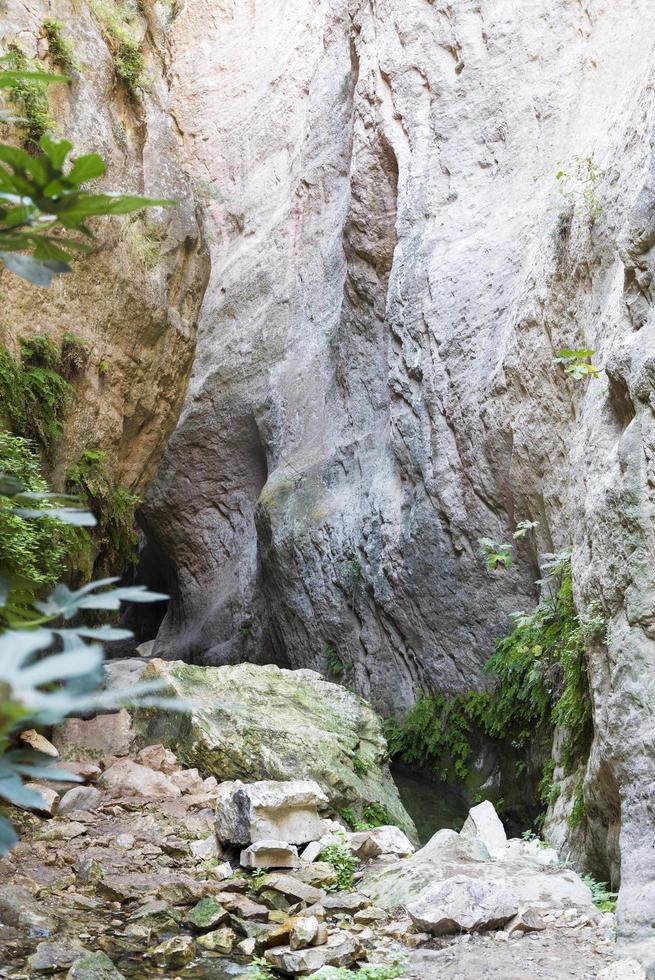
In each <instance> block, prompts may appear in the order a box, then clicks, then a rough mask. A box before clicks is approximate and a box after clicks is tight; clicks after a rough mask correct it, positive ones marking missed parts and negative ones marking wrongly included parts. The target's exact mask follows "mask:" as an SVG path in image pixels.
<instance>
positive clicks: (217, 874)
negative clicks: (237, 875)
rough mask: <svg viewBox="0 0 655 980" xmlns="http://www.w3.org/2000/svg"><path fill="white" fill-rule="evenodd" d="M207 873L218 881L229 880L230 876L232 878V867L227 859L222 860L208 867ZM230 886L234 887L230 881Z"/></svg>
mask: <svg viewBox="0 0 655 980" xmlns="http://www.w3.org/2000/svg"><path fill="white" fill-rule="evenodd" d="M208 874H210V875H211V877H212V878H216V879H217V880H218V881H229V880H230V878H234V869H233V868H232V865H231V864H230V863H229V861H223V863H222V864H217V865H216V866H215V867H213V868H210V869H209V871H208ZM230 887H231V888H232V887H234V886H233V885H232V883H230Z"/></svg>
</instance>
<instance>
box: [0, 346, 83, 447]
mask: <svg viewBox="0 0 655 980" xmlns="http://www.w3.org/2000/svg"><path fill="white" fill-rule="evenodd" d="M20 343H21V361H20V364H19V363H17V362H16V361H15V360H14V358H13V357H12V355H11V354H10V352H9V351H8V350H7V348H6V347H1V346H0V396H1V397H0V402H1V403H2V405H3V411H4V414H5V418H6V421H7V422H8V423H9V425H10V426H11V429H12V430H13V432H14V433H15V434H16V435H19V436H23V437H24V438H27V439H33V440H34V441H35V442H37V443H38V444H39V445H40V446H41V447H42V449H43V451H44V455H45V458H46V460H47V461H48V462H52V460H53V459H54V456H55V451H56V448H57V444H58V442H59V439H60V437H61V433H62V430H63V423H64V416H65V414H66V410H67V408H68V406H69V404H70V402H71V399H72V395H73V390H72V388H71V387H70V385H69V384H68V382H67V381H66V380H65V378H63V377H62V375H61V373H60V371H61V361H60V358H59V352H58V351H57V349H56V347H55V346H54V344H53V343H52V341H51V340H49V338H47V337H41V336H37V337H31V338H22V339H21V342H20Z"/></svg>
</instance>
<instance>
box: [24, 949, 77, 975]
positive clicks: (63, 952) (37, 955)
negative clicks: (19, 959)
mask: <svg viewBox="0 0 655 980" xmlns="http://www.w3.org/2000/svg"><path fill="white" fill-rule="evenodd" d="M85 952H86V950H85V949H84V947H83V946H81V945H80V944H79V943H70V942H54V943H39V945H38V946H37V947H36V951H35V952H34V953H32V955H31V956H29V957H28V959H27V965H28V966H29V968H30V974H32V973H59V972H60V971H61V970H67V969H68V967H69V966H71V965H72V964H73V963H74V962H75V960H76V959H79V958H80V956H83V955H84V953H85Z"/></svg>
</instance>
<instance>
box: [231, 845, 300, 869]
mask: <svg viewBox="0 0 655 980" xmlns="http://www.w3.org/2000/svg"><path fill="white" fill-rule="evenodd" d="M240 864H241V867H242V868H297V867H298V864H299V860H298V848H297V847H294V845H293V844H287V843H286V842H285V841H283V840H272V839H269V838H267V839H264V840H259V841H257V843H256V844H251V845H250V847H247V848H246V849H245V851H241V859H240Z"/></svg>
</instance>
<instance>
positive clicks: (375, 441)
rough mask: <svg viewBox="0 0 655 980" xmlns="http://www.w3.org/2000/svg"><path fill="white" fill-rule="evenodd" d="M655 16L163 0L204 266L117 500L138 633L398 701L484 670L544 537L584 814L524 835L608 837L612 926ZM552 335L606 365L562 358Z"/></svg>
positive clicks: (649, 223) (625, 10) (540, 8)
mask: <svg viewBox="0 0 655 980" xmlns="http://www.w3.org/2000/svg"><path fill="white" fill-rule="evenodd" d="M654 21H655V8H653V5H652V4H651V3H650V2H649V0H623V2H622V3H621V4H607V3H603V2H602V0H558V2H555V3H552V2H549V0H535V2H533V3H531V4H529V5H525V4H522V5H519V4H515V3H511V2H500V3H499V2H498V0H494V2H491V0H482V2H475V3H474V2H469V0H458V2H453V3H447V2H442V3H440V2H428V3H426V2H425V0H402V2H400V0H377V2H376V3H368V2H359V0H285V2H282V0H268V2H267V3H252V4H248V5H245V4H235V3H232V2H230V0H223V2H221V3H216V2H211V3H210V2H209V0H194V2H193V3H191V2H188V0H187V2H186V3H184V2H183V3H182V4H180V7H179V12H178V14H177V17H176V19H175V21H174V23H173V25H172V27H171V30H170V32H169V38H168V39H169V45H170V54H171V63H172V81H173V85H172V91H173V99H174V113H175V118H176V121H177V125H178V128H179V132H180V134H181V138H182V141H183V146H184V154H185V157H186V159H187V161H188V163H189V165H190V166H191V167H192V168H193V171H194V173H195V175H196V177H197V178H198V180H199V181H200V182H202V186H203V187H204V188H205V190H206V212H207V217H208V220H209V223H210V226H211V229H212V236H213V241H212V244H211V250H212V277H211V281H210V285H209V289H208V291H207V294H206V297H205V301H204V305H203V310H202V316H201V323H200V328H199V335H198V346H197V353H196V359H195V362H194V368H193V373H192V377H191V381H190V385H189V391H188V394H187V398H186V402H185V405H184V408H183V411H182V415H181V418H180V422H179V424H178V427H177V429H176V431H175V433H174V435H173V437H172V439H171V441H170V444H169V446H168V449H167V451H166V454H165V458H164V461H163V464H162V467H161V469H160V471H159V474H158V476H157V479H156V481H155V483H154V484H153V486H152V487H151V490H150V492H149V497H148V503H147V519H148V522H149V524H150V526H151V527H152V529H153V532H154V536H155V538H156V540H157V545H158V547H159V548H160V549H161V553H162V554H165V555H166V556H168V557H169V558H170V559H171V561H172V563H173V566H174V568H175V575H176V580H175V582H174V583H173V587H174V597H175V601H174V602H173V603H172V604H171V607H170V610H169V613H168V616H167V619H166V620H165V622H164V624H163V627H162V629H161V631H160V634H159V638H158V642H157V651H158V652H159V653H161V654H164V655H166V654H170V655H174V656H176V657H180V656H183V657H188V658H190V659H192V660H194V661H195V662H200V663H227V662H234V661H239V660H243V659H250V660H255V661H257V660H260V661H265V660H270V659H272V658H274V659H275V660H276V661H277V662H278V663H282V664H289V665H291V666H294V667H300V666H303V667H312V668H318V669H319V670H325V669H326V666H327V665H329V664H330V663H331V664H332V665H333V669H334V664H335V663H336V664H337V670H338V669H339V665H340V669H341V670H342V671H343V673H342V675H341V676H342V677H343V678H344V679H346V680H347V681H348V682H349V683H350V684H351V685H353V686H354V687H355V688H356V689H357V690H358V691H360V692H361V693H362V694H364V695H365V696H367V697H371V698H372V699H373V701H374V702H375V703H376V704H377V705H378V706H380V707H381V708H383V709H384V710H393V711H398V712H400V711H402V710H403V709H404V708H406V707H407V706H408V705H409V704H411V703H412V701H413V699H414V697H415V694H416V692H417V691H419V690H421V689H427V690H435V689H436V690H442V691H457V690H465V689H468V688H469V687H471V686H473V685H476V684H483V683H484V675H483V674H482V665H483V663H484V661H485V659H486V657H487V656H488V654H489V652H490V649H491V644H492V638H493V636H494V635H497V634H498V633H501V632H502V631H503V630H504V629H506V627H507V625H508V613H509V612H510V611H511V610H513V609H517V608H521V607H525V606H528V605H530V604H533V603H534V601H535V600H536V593H535V590H534V586H533V584H532V583H533V581H534V579H535V578H537V577H538V562H537V555H538V554H539V553H540V552H544V551H551V550H557V549H560V548H564V547H566V546H568V545H569V544H571V543H573V544H574V546H575V551H574V571H575V578H576V587H577V595H578V599H579V604H580V610H581V612H582V613H583V614H584V613H585V611H586V610H587V609H588V608H589V606H590V604H591V603H596V604H597V605H598V607H599V608H600V609H602V611H603V614H604V615H605V616H606V618H607V620H608V631H607V644H603V645H602V647H601V646H599V647H598V649H594V650H593V651H591V654H590V658H591V659H590V668H591V677H592V687H593V700H594V718H595V732H596V734H595V741H594V747H593V751H592V756H591V760H590V764H589V767H588V770H587V773H586V777H585V798H586V803H587V811H588V816H589V830H588V832H587V837H586V839H585V840H581V841H580V840H578V841H574V840H573V838H572V837H571V835H570V833H569V831H568V829H567V827H566V824H565V822H563V820H562V819H559V821H558V820H557V819H555V820H554V826H553V832H554V833H557V834H559V836H560V842H561V844H562V846H567V842H571V843H573V844H575V846H576V849H577V851H578V852H580V851H583V852H586V853H587V855H588V856H589V860H592V862H595V865H596V867H599V866H602V867H605V868H607V869H608V870H611V871H612V873H613V875H614V877H615V878H616V877H617V876H618V870H619V867H620V870H621V875H622V882H623V884H622V890H621V899H620V905H619V910H620V919H621V928H622V930H623V934H624V936H625V937H626V939H627V940H629V941H631V942H637V941H638V940H639V939H640V937H643V936H644V935H650V934H651V933H652V930H651V923H650V918H652V915H650V913H649V912H648V908H649V907H650V908H651V909H652V907H653V904H654V898H655V896H653V894H652V892H649V891H648V889H652V888H653V885H652V881H653V880H655V876H654V875H653V874H652V871H653V864H654V862H655V858H653V849H652V839H651V838H652V833H651V831H652V811H651V809H650V808H651V807H652V788H653V753H654V751H655V746H654V744H653V730H654V728H653V725H652V704H653V697H652V690H651V689H652V687H653V682H652V679H653V677H655V671H654V667H655V663H654V661H655V649H654V646H653V640H654V637H655V634H654V632H653V630H654V626H653V595H654V592H655V587H654V583H653V576H654V575H655V572H653V567H654V566H653V561H652V558H653V542H652V535H653V525H652V507H653V499H652V486H653V475H652V472H651V471H652V456H653V405H654V403H653V379H654V375H653V364H652V355H651V354H650V353H649V351H650V350H652V349H653V348H652V342H651V336H652V332H653V330H654V329H655V327H654V323H653V318H652V316H651V313H650V300H651V279H652V271H651V269H652V264H653V260H652V258H651V248H652V245H653V243H654V242H655V232H654V229H655V199H654V197H653V193H654V192H653V189H652V188H653V178H652V169H653V166H654V163H653V150H652V134H653V110H654V100H653V88H652V85H653V74H652V73H653V57H652V43H651V38H652V34H651V31H652V28H653V26H655V25H654ZM590 156H593V160H594V165H593V166H594V167H595V168H597V175H598V180H595V179H594V180H591V181H590V182H589V181H587V180H586V178H588V177H589V175H590V171H589V169H588V165H587V163H586V162H585V161H586V159H587V158H588V157H590ZM576 157H579V158H580V159H579V160H578V161H576ZM558 171H565V172H566V173H567V174H568V175H569V176H568V177H567V178H562V177H560V179H559V181H558V180H557V179H556V176H555V175H556V174H557V173H558ZM593 172H594V173H596V171H593ZM562 187H563V188H564V189H565V191H566V194H564V195H563V194H562V193H561V188H562ZM563 347H570V348H585V347H588V348H591V349H593V350H595V351H596V352H597V354H596V355H595V356H596V359H597V361H598V363H599V365H600V366H601V367H604V368H605V369H606V370H605V373H603V374H601V376H600V378H599V379H597V380H594V379H588V380H583V381H580V382H575V381H573V380H571V379H569V378H567V377H566V376H565V375H564V373H563V371H562V369H561V367H559V366H557V365H554V364H553V358H554V356H555V355H556V353H557V351H558V350H559V349H560V348H563ZM520 519H531V520H538V521H539V522H540V525H539V528H538V531H537V533H536V540H535V541H534V542H528V543H524V544H521V545H520V547H519V555H518V561H517V562H516V564H515V565H514V567H513V568H512V569H511V570H510V572H508V573H506V574H497V575H494V576H493V577H490V576H489V575H488V574H487V572H486V571H485V569H484V566H483V563H482V561H481V559H480V557H479V555H478V550H477V544H476V540H477V538H478V537H480V536H481V535H488V536H490V537H492V538H494V539H496V540H504V539H507V538H508V536H509V535H510V534H511V533H512V531H513V529H514V528H515V526H516V522H517V521H518V520H520ZM648 828H650V830H649V831H648V833H647V830H648ZM649 834H650V836H649ZM644 841H647V843H644ZM646 880H650V884H649V885H648V886H647V887H646V886H645V885H644V882H645V881H646ZM649 930H650V932H649ZM651 943H652V941H651ZM644 955H646V956H649V957H650V959H651V960H655V954H654V953H652V952H651V953H646V954H644Z"/></svg>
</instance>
